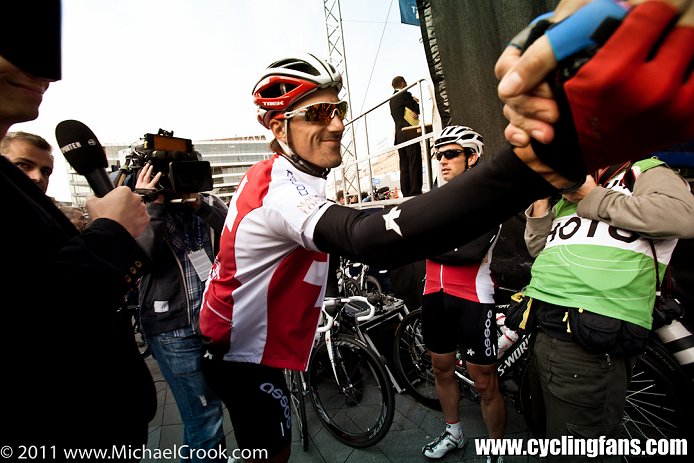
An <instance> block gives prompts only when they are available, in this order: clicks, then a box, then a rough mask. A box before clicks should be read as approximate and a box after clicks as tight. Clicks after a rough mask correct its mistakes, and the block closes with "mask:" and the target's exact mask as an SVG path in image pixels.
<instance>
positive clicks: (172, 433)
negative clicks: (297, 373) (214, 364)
mask: <svg viewBox="0 0 694 463" xmlns="http://www.w3.org/2000/svg"><path fill="white" fill-rule="evenodd" d="M147 362H148V365H149V366H150V369H151V370H152V374H153V376H154V379H155V381H156V385H157V391H158V399H159V404H158V410H157V415H156V417H155V418H154V420H152V422H151V423H150V427H149V442H148V448H150V449H173V448H174V445H176V444H178V445H180V444H181V440H182V435H183V424H182V423H181V418H180V415H179V413H178V409H177V408H176V403H175V401H174V398H173V395H172V394H171V392H170V390H169V388H168V387H167V385H166V382H165V381H164V380H163V378H162V376H161V373H160V372H159V368H158V367H157V364H156V361H155V360H153V359H152V358H151V357H150V358H149V359H148V360H147ZM395 405H396V412H395V419H394V421H393V425H392V426H391V428H390V431H389V433H388V435H387V436H386V437H385V438H384V439H383V440H382V441H381V442H379V443H378V444H376V445H374V446H373V447H369V448H366V449H355V448H352V447H348V446H346V445H344V444H342V443H341V442H339V441H338V440H336V439H335V438H334V437H333V436H332V435H331V434H330V433H329V432H328V431H327V430H326V429H324V428H323V426H322V425H321V423H320V421H319V420H318V418H317V417H316V414H315V413H314V410H313V407H312V405H311V404H310V402H309V403H307V407H306V408H307V414H308V428H309V435H310V438H311V444H310V446H309V449H308V451H307V452H304V451H303V450H302V448H301V442H300V441H298V440H296V439H298V437H297V436H295V441H294V443H293V445H292V456H291V458H290V461H291V462H298V463H304V462H312V463H323V462H326V463H337V462H350V463H351V462H354V463H357V462H375V463H379V462H384V463H385V462H397V463H399V462H431V461H433V460H429V459H428V458H426V457H425V456H424V455H422V453H421V448H422V446H423V445H424V444H425V443H427V442H429V441H430V440H432V439H433V438H434V437H435V436H437V435H439V434H440V433H441V431H442V430H443V421H442V418H441V413H440V412H438V411H435V410H431V409H429V408H426V407H424V406H423V405H420V404H418V403H417V402H415V401H414V400H413V399H411V398H410V397H409V395H407V393H402V394H396V398H395ZM460 408H461V420H462V422H463V428H464V431H465V434H466V436H467V437H468V438H471V439H470V442H469V444H468V445H467V447H466V448H465V449H464V450H462V449H461V450H458V451H454V452H451V453H449V454H448V455H446V457H444V458H443V459H441V460H439V461H463V462H476V461H479V462H483V461H485V459H484V457H482V456H478V455H476V454H475V445H474V442H473V439H474V438H475V437H486V436H487V432H486V429H485V427H484V423H483V422H482V415H481V412H480V408H479V404H477V403H475V402H472V401H469V400H467V399H463V400H462V401H461V407H460ZM507 409H508V416H509V419H508V425H507V432H506V437H514V438H524V439H527V438H528V437H529V433H528V430H527V427H526V425H525V423H524V421H523V418H522V416H521V415H519V414H517V413H516V412H515V410H514V408H513V405H512V404H507ZM225 415H226V419H225V421H224V431H225V433H226V435H227V448H228V449H235V448H237V447H236V439H234V433H233V429H232V426H231V422H230V421H229V417H228V415H227V414H226V412H225ZM142 461H143V463H150V462H155V461H157V462H174V461H177V460H148V459H145V460H142ZM504 461H511V462H514V461H518V462H522V461H523V462H524V461H530V460H529V459H528V457H505V460H504Z"/></svg>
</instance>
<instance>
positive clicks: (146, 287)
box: [135, 162, 227, 461]
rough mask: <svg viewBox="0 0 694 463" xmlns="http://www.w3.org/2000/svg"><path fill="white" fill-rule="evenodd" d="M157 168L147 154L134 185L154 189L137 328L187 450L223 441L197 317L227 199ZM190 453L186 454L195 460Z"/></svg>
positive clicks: (220, 417)
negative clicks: (183, 187) (179, 185)
mask: <svg viewBox="0 0 694 463" xmlns="http://www.w3.org/2000/svg"><path fill="white" fill-rule="evenodd" d="M155 170H156V169H155V166H154V165H153V164H152V163H151V162H147V163H146V164H145V165H144V167H142V168H141V169H140V170H139V173H138V174H137V182H136V185H135V188H136V190H138V192H139V191H142V190H151V191H153V193H150V194H148V195H147V197H148V198H150V199H153V200H152V201H151V202H149V203H148V204H147V212H148V213H149V215H150V225H151V227H150V230H149V231H148V232H146V233H144V234H143V235H144V236H145V238H143V240H142V242H141V245H142V247H143V248H144V249H145V250H146V251H147V252H148V254H149V255H150V257H151V258H152V271H151V272H149V273H146V274H145V275H144V276H143V277H142V280H141V282H140V313H141V322H142V330H143V332H144V335H145V338H146V340H147V343H148V345H149V346H150V348H151V349H152V353H153V355H154V358H155V359H156V360H157V362H158V363H159V368H160V370H161V372H162V374H163V375H164V378H165V379H166V382H167V383H168V384H169V387H170V388H171V391H172V392H173V394H174V398H175V399H176V404H177V406H178V410H179V412H180V414H181V418H182V420H183V424H184V432H183V444H184V445H188V446H189V447H190V449H191V450H197V449H205V450H210V449H225V448H226V445H225V438H224V431H223V429H222V421H223V418H224V417H223V406H222V402H221V401H220V400H219V399H218V398H217V396H216V395H215V394H214V393H213V392H212V391H211V390H210V389H209V387H208V386H207V383H206V381H205V378H204V376H203V374H202V370H201V364H200V361H201V359H202V355H203V346H202V337H201V336H200V331H199V327H198V319H199V313H200V305H201V303H202V292H203V289H204V285H205V281H206V280H207V277H208V274H209V270H210V268H211V266H212V260H213V259H214V256H215V255H216V253H217V250H218V243H219V236H220V234H221V231H222V228H223V226H224V219H225V217H226V213H227V207H226V205H225V204H224V202H223V201H222V200H221V199H219V198H218V197H216V196H213V195H210V194H207V193H176V192H175V191H172V190H171V189H170V188H171V187H170V186H168V185H171V182H162V181H161V179H162V176H166V173H164V172H162V171H159V172H157V173H155ZM162 184H163V185H167V186H162ZM194 455H195V454H194V453H192V454H191V459H190V461H197V460H196V459H195V458H193V457H194ZM210 455H213V453H210ZM205 461H213V460H212V459H206V460H205Z"/></svg>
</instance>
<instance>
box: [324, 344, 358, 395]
mask: <svg viewBox="0 0 694 463" xmlns="http://www.w3.org/2000/svg"><path fill="white" fill-rule="evenodd" d="M325 345H326V347H327V348H328V349H327V350H328V358H329V359H330V367H331V368H332V370H333V376H334V377H335V383H336V384H337V387H338V388H339V390H340V392H341V393H342V394H344V395H345V396H346V397H349V398H352V399H353V400H355V397H354V396H355V392H356V391H355V387H354V384H352V377H351V375H350V374H349V372H348V371H347V366H346V365H345V359H344V357H343V356H342V355H341V354H340V353H338V354H337V355H336V354H335V351H334V350H333V340H332V336H331V334H330V330H328V331H326V332H325ZM335 357H337V361H336V359H335ZM338 365H339V368H340V370H342V378H343V379H340V374H339V373H338Z"/></svg>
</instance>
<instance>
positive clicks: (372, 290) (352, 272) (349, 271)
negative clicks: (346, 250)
mask: <svg viewBox="0 0 694 463" xmlns="http://www.w3.org/2000/svg"><path fill="white" fill-rule="evenodd" d="M340 271H341V272H342V274H343V275H344V276H345V277H346V278H348V279H351V280H352V281H353V282H354V283H355V284H356V286H357V288H359V293H356V294H355V293H352V294H349V293H347V292H346V293H345V295H346V296H355V295H361V296H366V297H369V296H371V295H373V294H382V293H384V289H385V288H384V284H383V283H382V280H383V281H385V280H386V279H387V278H388V276H387V271H386V270H378V271H376V272H377V274H378V276H376V274H374V270H372V269H371V267H369V265H368V264H363V263H361V262H353V261H349V260H347V259H344V258H340V269H339V270H338V272H340ZM349 285H352V283H349Z"/></svg>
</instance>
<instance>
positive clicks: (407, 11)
mask: <svg viewBox="0 0 694 463" xmlns="http://www.w3.org/2000/svg"><path fill="white" fill-rule="evenodd" d="M400 22H401V23H403V24H412V25H413V26H419V16H418V14H417V0H400Z"/></svg>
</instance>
